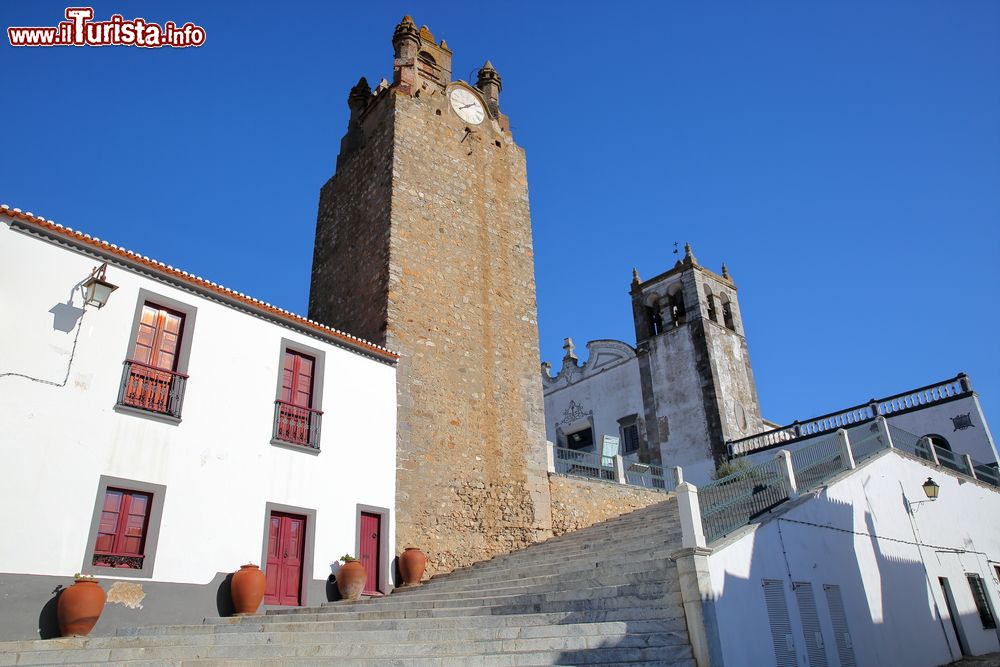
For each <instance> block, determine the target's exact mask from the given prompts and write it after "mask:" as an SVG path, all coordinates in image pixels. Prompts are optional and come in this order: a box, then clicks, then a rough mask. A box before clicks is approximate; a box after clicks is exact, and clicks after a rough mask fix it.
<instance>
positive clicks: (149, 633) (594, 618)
mask: <svg viewBox="0 0 1000 667" xmlns="http://www.w3.org/2000/svg"><path fill="white" fill-rule="evenodd" d="M675 611H676V610H675V609H665V608H661V607H642V608H639V609H623V610H617V611H591V612H550V613H546V614H505V615H498V616H476V617H466V616H452V617H442V618H430V617H428V618H419V617H411V618H403V619H366V620H358V619H352V618H349V617H348V618H341V619H337V620H330V619H323V620H314V621H303V620H301V619H300V618H297V617H291V616H289V617H280V616H279V617H273V618H269V619H268V622H266V623H265V622H262V621H261V618H262V617H260V616H242V617H231V618H224V619H219V621H220V622H218V623H202V624H199V625H160V626H146V627H138V628H123V629H122V630H120V631H119V632H118V634H117V635H116V636H119V637H155V636H161V635H195V634H213V633H223V632H233V633H253V632H350V631H353V630H401V629H407V628H410V629H430V630H434V629H462V628H529V627H535V626H548V625H551V626H559V625H566V624H578V623H584V624H588V623H589V624H593V623H611V622H624V623H629V624H630V625H634V624H639V625H638V626H637V627H645V626H643V625H642V624H644V623H652V624H654V625H655V628H654V630H655V631H657V632H676V631H683V630H685V629H686V624H685V621H684V619H683V618H682V617H674V616H670V614H673V613H674V612H675ZM35 641H36V642H38V643H48V642H50V641H57V640H45V641H42V640H35ZM58 641H62V640H58Z"/></svg>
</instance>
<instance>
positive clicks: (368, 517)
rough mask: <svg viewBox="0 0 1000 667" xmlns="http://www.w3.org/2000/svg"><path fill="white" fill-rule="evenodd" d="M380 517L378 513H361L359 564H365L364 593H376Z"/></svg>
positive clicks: (380, 540) (380, 528) (380, 537)
mask: <svg viewBox="0 0 1000 667" xmlns="http://www.w3.org/2000/svg"><path fill="white" fill-rule="evenodd" d="M381 533H382V517H381V516H380V515H378V514H369V513H368V512H362V513H361V539H360V540H359V542H360V544H361V555H360V557H361V564H362V565H364V566H365V574H366V575H368V576H367V577H366V578H365V590H364V593H365V594H366V595H371V594H372V593H377V592H378V589H379V585H378V583H379V582H378V570H379V551H380V548H379V547H380V546H381V544H382V535H381Z"/></svg>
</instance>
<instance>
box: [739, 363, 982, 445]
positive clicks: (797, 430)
mask: <svg viewBox="0 0 1000 667" xmlns="http://www.w3.org/2000/svg"><path fill="white" fill-rule="evenodd" d="M970 393H972V385H971V383H970V382H969V377H968V376H967V375H966V374H965V373H959V374H958V375H956V376H955V377H953V378H949V379H947V380H943V381H941V382H935V383H933V384H929V385H925V386H923V387H918V388H916V389H910V390H909V391H904V392H900V393H898V394H893V395H891V396H887V397H885V398H873V399H872V400H870V401H868V402H867V403H861V404H859V405H854V406H851V407H849V408H845V409H843V410H837V411H836V412H830V413H827V414H825V415H820V416H819V417H813V418H812V419H807V420H805V421H798V420H796V421H794V422H792V423H791V424H789V425H787V426H781V427H779V428H773V429H770V430H767V431H762V432H761V433H755V434H753V435H748V436H745V437H743V438H737V439H735V440H730V441H728V442H727V443H726V444H727V453H728V456H729V458H733V457H736V456H742V455H744V454H749V453H751V452H756V451H762V450H766V449H771V448H773V447H777V446H778V445H782V444H785V443H788V442H791V441H793V440H800V439H803V438H808V437H813V436H817V435H824V434H827V433H833V432H835V431H836V430H837V429H839V428H844V427H845V426H852V425H855V424H860V423H864V422H866V421H870V420H872V419H874V418H876V417H878V416H882V415H891V414H895V413H897V412H903V411H905V410H909V409H911V408H913V407H916V406H919V405H933V404H934V403H939V402H941V401H944V400H951V399H952V398H955V397H958V396H965V395H968V394H970ZM900 399H902V400H900Z"/></svg>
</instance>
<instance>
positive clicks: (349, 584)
mask: <svg viewBox="0 0 1000 667" xmlns="http://www.w3.org/2000/svg"><path fill="white" fill-rule="evenodd" d="M366 579H367V573H366V572H365V568H364V566H363V565H362V564H361V563H360V562H359V561H356V560H352V561H350V562H349V563H344V565H343V567H341V568H340V571H339V572H337V590H338V591H340V597H342V598H344V599H345V600H357V599H358V598H360V597H361V591H363V590H365V580H366Z"/></svg>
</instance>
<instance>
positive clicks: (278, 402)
mask: <svg viewBox="0 0 1000 667" xmlns="http://www.w3.org/2000/svg"><path fill="white" fill-rule="evenodd" d="M274 402H275V404H276V405H287V406H288V407H290V408H296V409H298V410H308V411H309V412H312V413H315V414H317V415H321V414H323V411H322V410H317V409H315V408H307V407H306V406H304V405H296V404H295V403H289V402H288V401H282V400H281V399H277V400H275V401H274Z"/></svg>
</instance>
